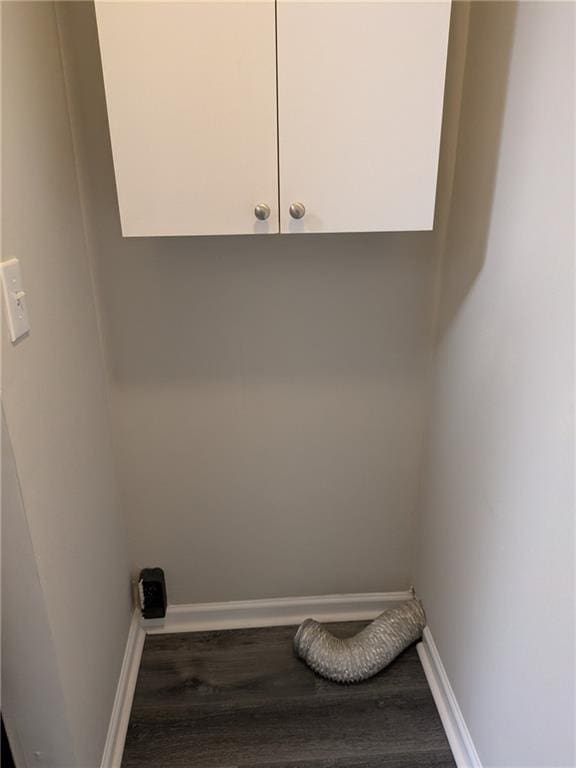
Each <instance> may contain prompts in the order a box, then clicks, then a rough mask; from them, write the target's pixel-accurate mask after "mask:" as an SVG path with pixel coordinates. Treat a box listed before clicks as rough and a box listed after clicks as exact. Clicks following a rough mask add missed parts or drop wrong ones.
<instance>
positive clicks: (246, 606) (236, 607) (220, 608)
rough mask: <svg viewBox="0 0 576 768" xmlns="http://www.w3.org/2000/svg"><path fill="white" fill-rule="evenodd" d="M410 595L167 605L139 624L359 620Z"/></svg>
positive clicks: (193, 626) (181, 626)
mask: <svg viewBox="0 0 576 768" xmlns="http://www.w3.org/2000/svg"><path fill="white" fill-rule="evenodd" d="M412 597H413V594H412V592H410V591H408V590H407V591H405V592H371V593H366V594H358V595H323V596H320V597H278V598H273V599H270V600H241V601H237V602H230V603H196V604H192V605H169V606H168V611H167V614H166V618H165V619H163V620H160V621H142V626H143V627H144V628H145V630H146V632H147V633H148V634H151V635H157V634H168V633H172V632H202V631H209V630H215V629H240V628H244V627H275V626H282V625H290V624H300V622H301V621H304V619H307V618H309V617H311V618H315V619H319V620H321V621H360V620H364V619H373V618H375V617H376V616H378V614H380V613H382V611H384V610H386V608H390V607H391V604H395V603H400V602H402V601H403V600H410V599H411V598H412Z"/></svg>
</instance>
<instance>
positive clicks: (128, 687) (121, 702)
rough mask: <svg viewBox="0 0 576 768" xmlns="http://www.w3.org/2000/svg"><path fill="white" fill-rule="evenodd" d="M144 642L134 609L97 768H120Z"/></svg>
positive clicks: (136, 612) (137, 613)
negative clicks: (98, 767) (100, 760)
mask: <svg viewBox="0 0 576 768" xmlns="http://www.w3.org/2000/svg"><path fill="white" fill-rule="evenodd" d="M145 638H146V633H145V632H144V629H143V628H142V627H141V625H140V612H139V611H138V610H136V609H135V610H134V613H133V615H132V621H131V623H130V629H129V631H128V639H127V640H126V650H125V652H124V660H123V661H122V668H121V670H120V677H119V678H118V685H117V687H116V696H115V697H114V705H113V707H112V715H111V716H110V724H109V726H108V735H107V737H106V744H105V745H104V753H103V755H102V762H101V763H100V768H120V764H121V762H122V754H123V752H124V742H125V741H126V732H127V730H128V721H129V720H130V711H131V709H132V699H133V698H134V690H135V688H136V680H137V679H138V670H139V668H140V660H141V658H142V651H143V649H144V640H145Z"/></svg>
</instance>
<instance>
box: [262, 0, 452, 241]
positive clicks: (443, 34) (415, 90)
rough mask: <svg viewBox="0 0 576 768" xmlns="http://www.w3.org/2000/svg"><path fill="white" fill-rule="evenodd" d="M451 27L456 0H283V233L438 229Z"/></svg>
mask: <svg viewBox="0 0 576 768" xmlns="http://www.w3.org/2000/svg"><path fill="white" fill-rule="evenodd" d="M449 23H450V0H423V1H420V2H416V1H413V0H400V1H398V2H393V1H391V2H387V1H386V0H368V1H364V0H343V1H340V0H329V1H328V2H326V1H322V0H320V1H318V0H277V46H278V50H277V56H278V117H279V120H278V131H279V163H280V168H279V178H280V207H281V212H280V220H281V231H282V232H287V233H289V232H293V233H297V232H359V231H391V230H423V229H431V228H432V226H433V220H434V203H435V195H436V176H437V170H438V154H439V147H440V130H441V122H442V103H443V96H444V79H445V72H446V54H447V47H448V29H449ZM298 204H300V205H298ZM291 210H292V213H291ZM302 214H303V215H302ZM294 215H295V216H296V217H298V216H300V218H294Z"/></svg>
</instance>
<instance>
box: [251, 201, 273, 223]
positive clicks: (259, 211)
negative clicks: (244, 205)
mask: <svg viewBox="0 0 576 768" xmlns="http://www.w3.org/2000/svg"><path fill="white" fill-rule="evenodd" d="M254 216H256V218H257V219H259V220H260V221H266V219H267V218H268V217H269V216H270V206H269V205H266V203H258V205H257V206H256V208H254Z"/></svg>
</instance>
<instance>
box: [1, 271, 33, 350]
mask: <svg viewBox="0 0 576 768" xmlns="http://www.w3.org/2000/svg"><path fill="white" fill-rule="evenodd" d="M0 275H1V276H2V291H3V294H4V304H5V305H6V314H7V316H8V329H9V331H10V339H11V340H12V341H17V340H18V339H19V338H20V337H21V336H24V335H25V334H27V333H28V331H29V330H30V323H29V321H28V309H27V307H26V292H25V291H24V285H23V283H22V273H21V271H20V262H19V261H18V259H9V260H8V261H3V262H2V263H1V264H0Z"/></svg>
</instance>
